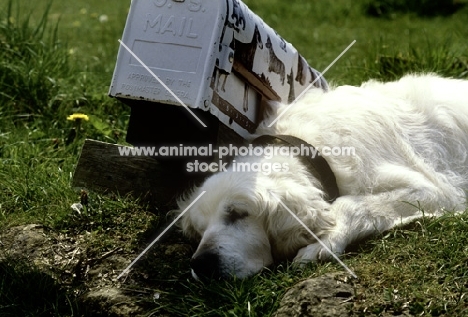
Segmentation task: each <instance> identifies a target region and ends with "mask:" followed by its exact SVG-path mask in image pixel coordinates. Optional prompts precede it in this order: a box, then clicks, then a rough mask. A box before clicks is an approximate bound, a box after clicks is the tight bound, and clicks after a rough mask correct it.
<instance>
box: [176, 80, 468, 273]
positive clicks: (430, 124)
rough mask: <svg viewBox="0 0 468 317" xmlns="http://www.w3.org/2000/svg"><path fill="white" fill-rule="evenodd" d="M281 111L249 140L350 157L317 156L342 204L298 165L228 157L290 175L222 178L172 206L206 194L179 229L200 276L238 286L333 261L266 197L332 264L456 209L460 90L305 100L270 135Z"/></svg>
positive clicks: (464, 166)
mask: <svg viewBox="0 0 468 317" xmlns="http://www.w3.org/2000/svg"><path fill="white" fill-rule="evenodd" d="M285 107H286V106H285V105H277V106H276V107H273V108H275V109H273V110H272V113H271V114H270V116H269V118H267V119H266V120H265V122H264V124H262V125H261V126H260V127H259V129H258V130H257V134H258V135H262V134H272V135H274V134H288V135H293V136H296V137H299V138H301V139H303V140H305V141H307V142H308V143H310V144H312V145H314V146H315V147H317V148H318V149H322V148H324V147H325V146H329V147H354V149H355V156H327V157H325V159H326V160H327V161H328V163H329V165H330V167H331V169H332V170H333V172H334V174H335V176H336V180H337V184H338V187H339V190H340V197H339V198H338V199H337V200H336V201H334V202H333V203H331V204H330V203H328V202H327V201H326V200H325V199H324V193H323V191H322V188H321V184H320V183H319V182H318V181H317V180H316V179H315V178H314V177H313V176H312V175H311V174H310V173H309V171H308V170H307V168H306V166H304V165H303V164H302V163H301V161H300V160H298V159H297V158H291V157H285V156H281V157H275V158H273V159H271V160H268V159H266V158H262V157H244V158H237V159H236V160H237V161H238V162H239V161H242V160H244V161H247V162H260V163H265V162H272V161H275V162H280V163H288V166H289V171H287V172H277V173H271V174H270V175H266V173H262V172H244V173H241V172H234V171H232V168H231V169H229V170H228V171H227V172H222V173H218V174H215V175H213V176H211V177H209V178H208V179H207V180H206V181H205V183H204V184H203V185H202V186H201V187H198V188H195V189H194V191H193V192H192V193H191V194H190V195H188V196H187V197H185V198H183V199H181V200H180V201H179V208H180V210H184V208H185V207H186V206H187V205H188V204H189V203H191V202H192V200H193V199H194V198H195V197H197V196H198V195H199V194H200V193H201V191H206V193H205V194H204V195H203V196H202V197H201V199H200V200H199V201H197V202H196V203H195V204H194V206H193V207H191V208H190V209H189V211H188V212H187V214H186V215H185V216H184V217H183V219H182V223H181V225H182V229H183V231H184V232H185V233H186V234H187V235H189V236H191V237H195V238H199V239H201V241H200V245H199V247H198V249H197V251H196V253H195V254H194V257H193V258H192V259H193V261H196V260H197V259H198V258H200V259H201V267H202V269H201V270H200V269H199V268H198V270H199V271H201V273H207V272H206V271H204V270H203V267H204V266H206V267H208V266H210V263H209V261H212V260H213V259H215V262H216V263H215V264H214V265H213V264H211V265H212V267H211V268H210V269H209V270H210V271H212V272H213V273H216V275H218V276H221V277H227V276H231V275H235V276H237V277H241V278H242V277H246V276H249V275H252V274H254V273H256V272H258V271H260V270H261V269H262V268H263V267H265V266H268V265H270V264H272V263H273V262H274V261H276V260H283V259H292V258H294V260H296V261H300V262H307V261H314V260H317V259H326V258H329V257H330V254H329V253H328V252H327V251H326V250H324V249H323V247H322V246H321V245H320V244H319V243H317V241H315V240H314V238H313V237H312V236H311V235H310V234H309V233H308V232H307V231H306V230H305V229H304V228H303V227H302V226H301V224H300V223H299V222H298V221H296V220H295V219H294V218H293V217H292V216H291V215H290V214H289V213H288V211H287V210H285V209H284V208H283V207H282V205H281V204H280V203H279V201H278V199H277V198H276V197H275V196H277V197H279V198H280V199H281V201H282V202H283V203H284V204H285V205H286V206H287V207H288V208H289V209H290V210H292V211H293V212H294V213H295V214H296V215H297V216H298V217H299V218H300V219H301V221H302V222H304V223H305V224H306V225H307V226H308V227H309V228H310V229H311V230H312V231H313V232H314V233H315V234H316V235H317V236H318V237H319V238H320V239H321V240H322V241H323V242H324V243H325V244H326V245H328V246H329V248H330V249H331V250H333V252H335V253H338V254H339V253H342V252H343V251H344V250H345V247H346V246H347V245H348V244H350V243H351V242H353V241H356V240H358V239H361V238H364V237H367V236H370V235H374V234H377V233H380V232H382V231H385V230H388V229H390V228H392V227H394V226H396V225H399V224H402V223H406V222H408V221H411V220H413V219H415V218H417V217H420V216H422V214H423V213H425V214H426V215H435V216H437V215H440V214H442V213H443V212H444V211H445V210H447V211H456V210H465V208H466V205H465V203H466V189H467V188H468V186H467V185H468V81H464V80H454V79H446V78H441V77H437V76H435V75H418V76H416V75H408V76H405V77H403V78H402V79H401V80H399V81H397V82H391V83H380V82H376V81H370V82H367V83H365V84H363V85H362V86H361V87H351V86H343V87H338V88H336V89H331V90H330V91H329V92H326V93H324V92H322V91H321V90H318V89H314V90H312V91H310V92H308V93H307V95H306V96H305V97H304V98H302V99H301V100H300V101H298V102H297V103H296V104H295V105H293V106H292V107H291V108H290V109H289V110H288V111H287V112H286V113H285V114H284V115H283V116H281V118H280V119H279V120H278V121H277V122H276V124H275V125H273V127H272V128H268V124H269V122H271V121H272V120H274V119H275V118H276V117H277V115H278V114H279V113H282V111H283V110H284V109H285ZM272 193H273V194H274V195H272ZM417 206H419V208H418V207H417ZM206 254H209V255H210V256H209V257H206V256H205V255H206ZM198 267H200V263H199V265H198ZM195 271H197V269H196V270H195ZM210 271H209V272H210ZM209 272H208V273H209ZM199 273H200V272H199Z"/></svg>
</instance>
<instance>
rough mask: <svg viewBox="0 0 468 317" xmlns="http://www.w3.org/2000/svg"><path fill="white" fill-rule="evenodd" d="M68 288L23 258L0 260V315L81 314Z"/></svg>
mask: <svg viewBox="0 0 468 317" xmlns="http://www.w3.org/2000/svg"><path fill="white" fill-rule="evenodd" d="M82 314H83V309H82V308H81V307H79V304H78V303H77V301H76V299H75V298H74V296H73V295H72V294H70V293H69V291H68V290H66V289H64V288H63V287H61V286H60V285H58V283H57V282H56V281H55V280H54V279H53V278H52V277H51V276H50V275H48V274H46V273H44V272H41V271H39V270H38V269H37V268H34V267H33V266H32V265H30V264H28V263H27V262H25V261H24V260H11V259H9V260H2V261H1V262H0V316H3V317H10V316H11V317H18V316H23V317H28V316H35V317H37V316H81V315H82Z"/></svg>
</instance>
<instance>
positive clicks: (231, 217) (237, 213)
mask: <svg viewBox="0 0 468 317" xmlns="http://www.w3.org/2000/svg"><path fill="white" fill-rule="evenodd" d="M248 215H249V213H248V212H247V211H244V210H239V209H236V208H234V207H233V206H229V207H227V208H226V217H225V220H226V223H227V224H233V223H235V222H236V221H238V220H241V219H244V218H246V217H247V216H248Z"/></svg>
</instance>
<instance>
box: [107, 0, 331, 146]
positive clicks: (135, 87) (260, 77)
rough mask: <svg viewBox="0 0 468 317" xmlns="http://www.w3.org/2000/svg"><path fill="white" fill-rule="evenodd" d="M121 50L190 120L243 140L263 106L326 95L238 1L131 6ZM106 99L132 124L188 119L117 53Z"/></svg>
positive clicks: (289, 49) (150, 1)
mask: <svg viewBox="0 0 468 317" xmlns="http://www.w3.org/2000/svg"><path fill="white" fill-rule="evenodd" d="M122 42H123V43H124V44H125V45H126V46H127V47H128V48H129V49H130V50H131V51H132V52H133V53H134V54H135V55H136V56H137V57H138V58H139V59H140V60H141V61H142V62H143V63H144V64H145V65H146V66H147V67H148V68H149V69H150V70H151V71H152V72H153V73H154V74H155V75H156V76H157V77H158V78H159V79H160V80H161V81H162V82H163V83H164V84H165V85H166V86H167V87H168V88H169V89H170V90H171V91H172V92H173V93H174V94H175V95H176V96H177V97H178V98H180V100H182V101H183V102H184V103H185V104H186V105H187V106H188V107H189V108H191V109H194V111H195V113H196V114H200V115H203V116H204V118H207V116H206V114H208V113H209V114H210V115H211V116H212V117H214V118H215V119H216V121H217V122H220V123H222V125H224V126H225V127H228V128H229V129H230V130H233V131H234V132H235V133H236V134H237V135H239V136H240V137H242V138H244V139H245V138H248V136H249V134H251V133H253V132H255V129H256V127H257V126H258V124H259V123H260V121H261V120H262V117H263V116H262V114H263V111H264V108H265V103H266V102H267V101H270V100H274V101H280V102H284V103H289V102H291V101H293V100H294V99H295V97H296V96H297V95H298V94H299V93H301V92H302V91H303V90H304V89H305V88H306V87H308V86H309V85H310V84H311V83H313V84H314V85H313V86H314V88H318V89H327V83H326V81H325V80H324V79H323V78H321V76H320V74H319V73H318V72H317V71H316V70H314V69H313V68H311V67H310V66H309V65H308V63H307V62H306V60H305V59H304V58H303V57H302V56H301V55H300V54H299V53H298V52H297V50H296V49H295V48H294V47H293V46H292V45H291V44H290V43H288V42H287V41H285V40H284V39H283V38H282V37H281V36H280V35H278V34H277V33H276V32H275V30H273V29H272V28H270V27H269V26H268V25H267V24H266V23H265V22H263V21H262V19H261V18H259V17H258V16H257V15H256V14H254V13H253V12H252V11H251V10H250V9H249V8H248V7H247V6H246V5H245V4H244V3H242V2H241V1H239V0H133V1H132V3H131V7H130V11H129V14H128V18H127V22H126V25H125V29H124V33H123V37H122ZM109 95H110V96H112V97H115V98H118V99H120V100H122V101H123V102H124V103H127V104H129V105H131V107H132V116H133V112H134V111H135V113H139V114H140V117H145V118H146V119H148V115H146V114H145V115H141V114H142V113H152V115H154V114H157V116H158V117H159V118H160V119H159V120H160V121H161V122H166V123H167V122H169V121H172V120H178V118H176V117H172V116H177V117H180V116H187V117H190V116H191V115H190V114H189V113H188V112H187V111H185V109H183V107H181V105H180V103H179V101H177V99H176V98H174V96H173V95H172V94H171V93H169V92H168V91H167V90H166V89H165V88H164V87H163V85H161V84H160V83H159V81H158V80H157V79H156V78H155V77H154V76H153V75H152V74H151V73H149V72H148V71H147V69H146V68H145V67H144V66H143V65H142V64H141V63H140V62H139V61H138V60H137V59H136V58H135V57H134V56H133V55H132V54H131V53H130V52H128V51H127V49H125V48H124V47H123V46H121V47H120V49H119V52H118V57H117V62H116V66H115V70H114V75H113V78H112V83H111V86H110V90H109ZM174 107H176V108H177V110H175V111H174V110H171V109H170V108H174ZM159 110H161V111H162V112H158V111H159ZM164 112H166V113H167V115H166V117H164V116H165V115H164ZM185 112H186V113H185ZM161 117H164V119H161ZM192 119H193V118H192ZM132 120H133V126H134V128H138V127H139V126H140V125H141V123H135V121H134V118H132V117H131V119H130V121H131V124H130V126H132ZM148 120H149V119H148ZM184 120H185V121H184V122H191V123H190V124H192V125H199V123H198V122H196V120H191V119H189V121H187V119H186V118H185V119H184ZM207 120H208V121H209V122H213V121H212V120H211V119H207ZM210 120H211V121H210ZM145 124H150V123H148V122H147V123H145ZM183 125H184V126H186V124H183ZM140 128H141V127H140ZM179 128H180V127H179ZM179 128H177V129H179ZM197 129H198V128H197ZM147 131H148V130H147ZM130 132H131V131H129V133H130ZM158 133H160V132H158ZM130 134H131V133H130Z"/></svg>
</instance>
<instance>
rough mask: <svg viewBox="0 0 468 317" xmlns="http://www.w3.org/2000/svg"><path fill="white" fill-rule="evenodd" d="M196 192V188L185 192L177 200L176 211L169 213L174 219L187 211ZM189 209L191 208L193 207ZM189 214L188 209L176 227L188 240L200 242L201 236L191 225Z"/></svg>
mask: <svg viewBox="0 0 468 317" xmlns="http://www.w3.org/2000/svg"><path fill="white" fill-rule="evenodd" d="M196 190H197V188H193V189H191V190H190V191H187V192H186V193H184V194H183V195H182V196H181V197H179V198H178V199H177V206H178V209H175V210H172V211H170V213H171V214H172V215H173V216H174V217H177V216H179V215H180V214H181V213H182V212H184V210H186V209H187V207H188V206H189V205H190V203H191V202H192V201H193V197H196V196H194V195H195V194H196ZM191 208H193V206H192V207H191ZM189 213H190V209H189V210H187V211H186V212H185V214H184V215H183V216H182V218H181V219H180V220H179V221H178V222H177V226H178V227H179V228H180V230H181V231H182V232H183V233H184V235H185V236H187V237H188V238H190V239H193V240H200V239H201V235H200V233H199V232H198V231H197V230H196V229H195V227H194V226H193V225H192V221H191V220H190V215H189Z"/></svg>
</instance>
